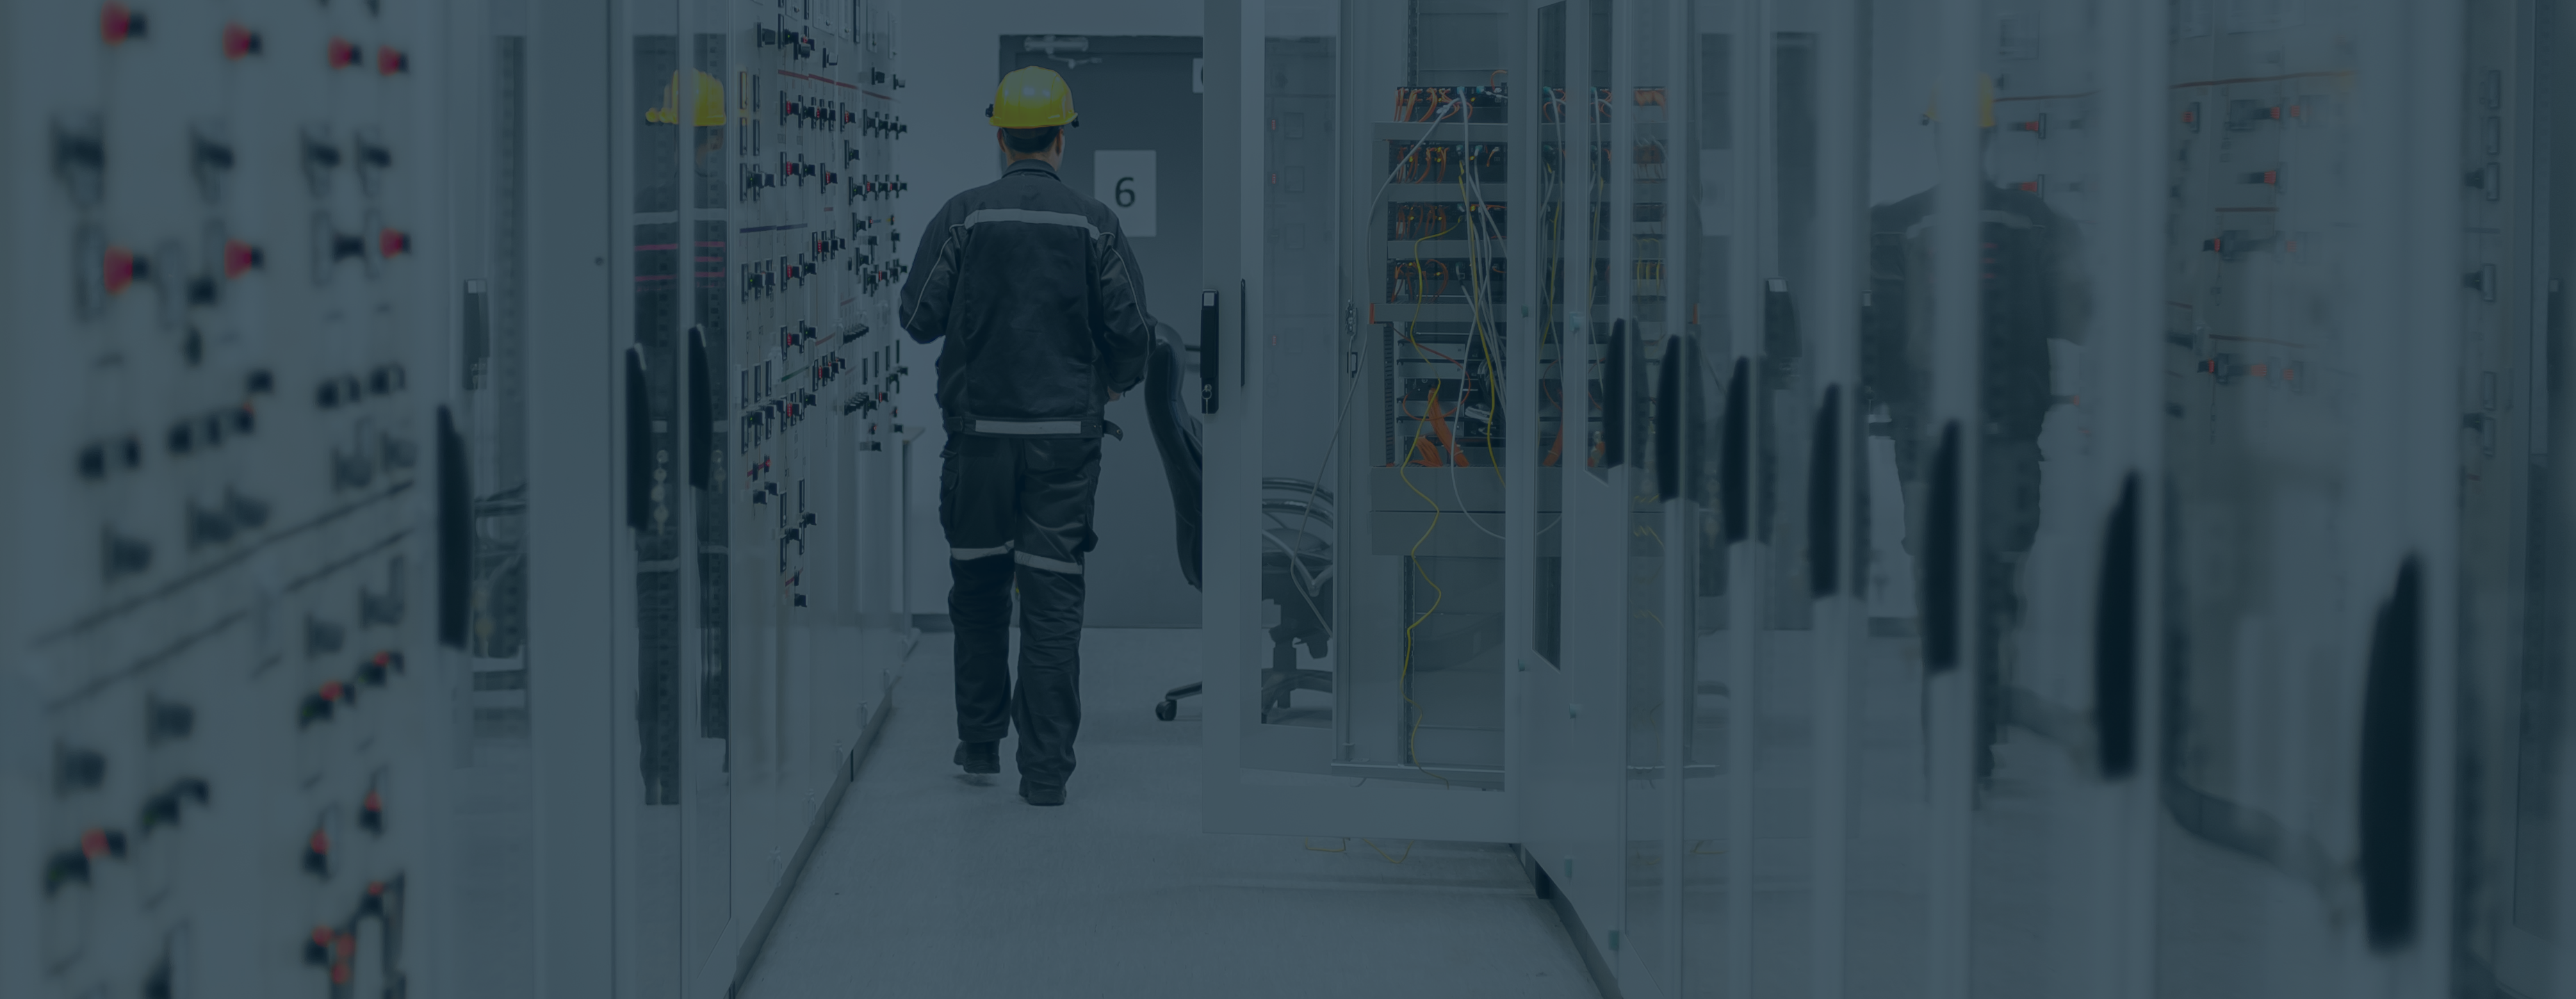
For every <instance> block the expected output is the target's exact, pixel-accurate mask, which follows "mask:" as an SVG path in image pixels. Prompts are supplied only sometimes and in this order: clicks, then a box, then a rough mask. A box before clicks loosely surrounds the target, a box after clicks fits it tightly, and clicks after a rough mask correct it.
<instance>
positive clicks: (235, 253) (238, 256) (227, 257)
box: [224, 239, 261, 278]
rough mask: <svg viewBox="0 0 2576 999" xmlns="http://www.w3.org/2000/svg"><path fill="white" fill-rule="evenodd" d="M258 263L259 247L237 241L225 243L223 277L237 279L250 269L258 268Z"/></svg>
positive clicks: (259, 260)
mask: <svg viewBox="0 0 2576 999" xmlns="http://www.w3.org/2000/svg"><path fill="white" fill-rule="evenodd" d="M260 262H261V259H260V253H259V247H256V246H252V245H250V244H249V243H245V242H242V241H241V240H238V239H235V240H227V241H225V243H224V276H225V277H227V278H238V277H240V276H242V275H243V274H245V273H248V272H249V271H250V270H251V269H252V268H255V267H258V266H259V265H260Z"/></svg>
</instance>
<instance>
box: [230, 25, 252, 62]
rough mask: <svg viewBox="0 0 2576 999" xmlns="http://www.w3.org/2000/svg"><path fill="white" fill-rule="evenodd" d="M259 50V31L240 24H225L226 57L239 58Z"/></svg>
mask: <svg viewBox="0 0 2576 999" xmlns="http://www.w3.org/2000/svg"><path fill="white" fill-rule="evenodd" d="M258 51H259V32H256V31H252V30H250V29H249V28H245V27H242V26H241V25H240V24H227V25H224V58H226V59H239V58H241V57H243V56H246V55H250V54H252V53H254V52H258Z"/></svg>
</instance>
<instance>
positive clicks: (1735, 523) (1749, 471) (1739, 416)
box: [1717, 357, 1753, 544]
mask: <svg viewBox="0 0 2576 999" xmlns="http://www.w3.org/2000/svg"><path fill="white" fill-rule="evenodd" d="M1718 434H1719V440H1718V444H1717V489H1718V494H1719V495H1718V523H1719V525H1720V526H1721V527H1722V528H1723V530H1724V531H1725V534H1726V540H1727V542H1728V543H1729V544H1732V543H1734V542H1737V541H1742V540H1744V539H1746V538H1749V537H1752V536H1753V360H1752V359H1751V358H1746V357H1739V358H1736V359H1735V372H1734V373H1733V374H1731V375H1729V376H1727V379H1726V422H1725V424H1724V425H1723V426H1721V427H1719V428H1718Z"/></svg>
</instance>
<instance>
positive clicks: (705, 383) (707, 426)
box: [681, 326, 716, 489]
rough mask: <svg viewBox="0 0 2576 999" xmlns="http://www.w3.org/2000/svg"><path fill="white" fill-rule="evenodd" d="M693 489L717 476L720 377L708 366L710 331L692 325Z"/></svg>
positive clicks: (686, 416) (689, 417) (687, 417)
mask: <svg viewBox="0 0 2576 999" xmlns="http://www.w3.org/2000/svg"><path fill="white" fill-rule="evenodd" d="M681 418H682V419H685V420H687V421H689V422H688V426H689V458H688V461H689V488H691V489H704V488H706V487H707V482H708V480H710V479H712V478H714V477H715V472H714V469H715V462H716V443H715V442H716V430H715V427H716V424H715V421H716V380H715V373H714V372H713V371H711V370H709V369H708V358H707V331H706V328H705V327H701V326H691V327H689V411H688V412H687V413H685V414H682V416H681Z"/></svg>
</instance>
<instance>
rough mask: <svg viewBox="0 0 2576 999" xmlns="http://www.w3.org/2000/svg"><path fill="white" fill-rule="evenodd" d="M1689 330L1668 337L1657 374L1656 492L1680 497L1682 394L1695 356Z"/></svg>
mask: <svg viewBox="0 0 2576 999" xmlns="http://www.w3.org/2000/svg"><path fill="white" fill-rule="evenodd" d="M1697 353H1698V351H1695V350H1692V349H1691V337H1690V334H1688V333H1683V334H1678V335H1675V336H1671V337H1667V338H1665V339H1664V364H1663V369H1662V370H1660V371H1658V372H1656V374H1655V397H1654V400H1653V406H1654V414H1655V440H1654V444H1655V495H1656V496H1657V497H1658V498H1660V499H1666V500H1670V499H1678V498H1680V496H1681V494H1682V479H1683V476H1682V471H1683V469H1682V413H1683V407H1684V406H1686V405H1688V402H1687V401H1686V400H1684V399H1683V398H1682V393H1684V392H1685V391H1687V388H1686V387H1685V386H1687V385H1688V384H1689V382H1688V381H1687V380H1686V378H1687V376H1688V374H1689V372H1690V368H1691V365H1692V363H1693V356H1694V355H1696V354H1697Z"/></svg>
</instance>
